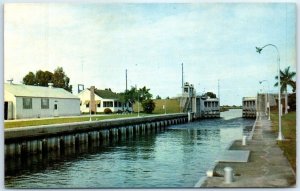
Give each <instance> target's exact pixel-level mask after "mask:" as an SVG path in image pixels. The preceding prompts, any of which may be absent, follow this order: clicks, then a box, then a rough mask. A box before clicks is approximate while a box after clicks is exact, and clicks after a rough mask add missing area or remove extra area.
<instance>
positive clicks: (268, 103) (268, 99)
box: [259, 80, 271, 121]
mask: <svg viewBox="0 0 300 191" xmlns="http://www.w3.org/2000/svg"><path fill="white" fill-rule="evenodd" d="M263 82H267V83H268V93H267V107H268V109H269V117H268V120H269V121H270V120H271V118H270V95H269V94H270V84H269V81H268V80H262V81H259V83H260V84H262V83H263Z"/></svg>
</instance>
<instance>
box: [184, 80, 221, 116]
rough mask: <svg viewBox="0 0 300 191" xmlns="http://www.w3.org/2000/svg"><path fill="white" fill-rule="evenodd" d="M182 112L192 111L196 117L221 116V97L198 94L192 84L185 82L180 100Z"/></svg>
mask: <svg viewBox="0 0 300 191" xmlns="http://www.w3.org/2000/svg"><path fill="white" fill-rule="evenodd" d="M180 107H181V111H182V112H192V113H193V115H194V118H209V117H220V104H219V98H210V97H206V96H199V95H196V90H195V89H194V86H193V85H192V84H189V83H188V82H186V83H184V85H183V91H182V97H181V100H180Z"/></svg>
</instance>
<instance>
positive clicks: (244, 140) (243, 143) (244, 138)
mask: <svg viewBox="0 0 300 191" xmlns="http://www.w3.org/2000/svg"><path fill="white" fill-rule="evenodd" d="M246 139H247V136H243V141H242V145H243V146H245V145H246Z"/></svg>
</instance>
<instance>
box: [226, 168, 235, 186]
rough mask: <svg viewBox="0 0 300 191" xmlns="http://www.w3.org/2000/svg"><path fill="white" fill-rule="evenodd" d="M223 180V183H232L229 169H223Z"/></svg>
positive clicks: (230, 169) (231, 174)
mask: <svg viewBox="0 0 300 191" xmlns="http://www.w3.org/2000/svg"><path fill="white" fill-rule="evenodd" d="M224 172H225V174H224V178H225V183H226V184H230V183H232V182H233V172H232V168H231V167H225V168H224Z"/></svg>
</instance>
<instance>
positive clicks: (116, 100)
mask: <svg viewBox="0 0 300 191" xmlns="http://www.w3.org/2000/svg"><path fill="white" fill-rule="evenodd" d="M91 90H92V91H91ZM77 96H78V97H79V98H80V111H81V113H89V112H90V109H91V112H92V113H95V112H96V113H100V112H101V113H102V112H104V110H105V108H109V109H110V110H111V111H112V112H121V111H124V110H129V111H132V107H131V105H128V107H125V106H124V104H123V103H122V102H121V101H120V96H119V95H118V94H117V93H115V92H112V91H110V90H100V89H96V88H95V87H94V86H92V87H91V88H88V89H85V90H83V91H81V92H80V93H79V94H78V95H77ZM91 97H92V99H91ZM91 100H92V101H91Z"/></svg>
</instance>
